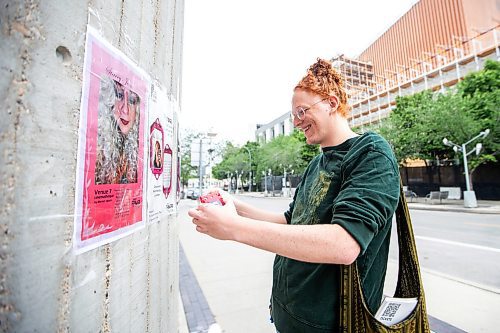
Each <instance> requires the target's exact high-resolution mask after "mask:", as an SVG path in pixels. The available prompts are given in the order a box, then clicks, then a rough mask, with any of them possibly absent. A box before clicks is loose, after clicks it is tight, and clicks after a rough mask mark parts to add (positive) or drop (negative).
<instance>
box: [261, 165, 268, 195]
mask: <svg viewBox="0 0 500 333" xmlns="http://www.w3.org/2000/svg"><path fill="white" fill-rule="evenodd" d="M262 175H263V176H264V196H266V197H267V175H266V172H265V171H262Z"/></svg>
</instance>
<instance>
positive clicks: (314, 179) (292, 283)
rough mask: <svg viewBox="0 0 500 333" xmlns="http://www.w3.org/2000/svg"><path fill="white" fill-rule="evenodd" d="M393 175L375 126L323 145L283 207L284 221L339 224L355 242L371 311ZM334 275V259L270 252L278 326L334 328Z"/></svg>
mask: <svg viewBox="0 0 500 333" xmlns="http://www.w3.org/2000/svg"><path fill="white" fill-rule="evenodd" d="M399 179H400V178H399V169H398V165H397V162H396V159H395V158H394V154H393V153H392V150H391V148H390V146H389V144H388V143H387V141H385V140H384V139H383V138H382V137H381V136H379V135H378V134H375V133H372V132H369V133H365V134H363V135H361V136H359V137H355V138H351V139H349V140H347V141H345V142H343V143H342V144H340V145H338V146H334V147H327V148H323V152H322V153H321V154H320V155H318V156H316V157H315V158H314V159H313V160H312V161H311V163H310V164H309V165H308V167H307V169H306V170H305V172H304V175H303V177H302V181H301V183H300V184H299V186H298V187H297V190H296V192H295V196H294V199H293V201H292V203H291V204H290V208H289V210H288V211H287V212H285V217H286V219H287V222H288V223H289V224H302V225H304V224H329V223H331V224H338V225H340V226H342V227H343V228H344V229H345V230H346V231H347V232H349V233H350V234H351V235H352V237H353V238H354V239H355V240H356V241H357V242H358V243H359V245H360V247H361V252H360V255H359V256H358V258H357V265H358V268H359V272H360V278H361V281H362V287H363V293H364V296H365V299H366V301H367V304H368V307H369V309H370V310H371V312H372V313H374V312H375V311H376V310H377V308H378V306H379V305H380V301H381V298H382V291H383V288H384V279H385V273H386V269H387V257H388V253H389V240H390V230H391V222H392V216H393V214H394V211H395V209H396V206H397V203H398V200H399V186H400V181H399ZM321 250H322V249H318V251H321ZM340 283H341V266H340V265H334V264H315V263H308V262H302V261H298V260H293V259H290V258H286V257H282V256H279V255H277V256H276V259H275V261H274V268H273V289H272V297H271V306H272V317H273V319H274V322H275V325H276V328H277V329H278V331H280V332H281V333H300V332H308V333H309V332H336V331H338V327H339V314H340V308H339V303H340Z"/></svg>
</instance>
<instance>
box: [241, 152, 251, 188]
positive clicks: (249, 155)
mask: <svg viewBox="0 0 500 333" xmlns="http://www.w3.org/2000/svg"><path fill="white" fill-rule="evenodd" d="M242 148H245V149H246V151H247V152H248V157H249V159H250V187H249V188H248V192H252V154H251V153H250V149H248V148H247V147H245V146H243V147H242Z"/></svg>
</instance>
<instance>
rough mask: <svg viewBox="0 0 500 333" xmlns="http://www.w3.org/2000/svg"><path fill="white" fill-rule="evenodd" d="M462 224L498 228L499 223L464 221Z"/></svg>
mask: <svg viewBox="0 0 500 333" xmlns="http://www.w3.org/2000/svg"><path fill="white" fill-rule="evenodd" d="M464 224H468V225H473V226H480V227H492V228H500V225H498V224H487V223H472V222H465V223H464Z"/></svg>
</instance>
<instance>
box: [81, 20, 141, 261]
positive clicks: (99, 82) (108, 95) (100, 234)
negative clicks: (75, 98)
mask: <svg viewBox="0 0 500 333" xmlns="http://www.w3.org/2000/svg"><path fill="white" fill-rule="evenodd" d="M148 86H149V79H148V76H147V75H146V74H145V73H144V72H143V71H142V70H141V69H140V68H138V67H137V66H136V65H135V64H134V63H132V61H130V59H128V58H127V57H126V56H125V55H123V54H122V53H121V52H120V51H119V50H117V49H116V48H114V47H113V46H111V45H110V44H109V43H107V42H106V41H105V40H103V39H102V38H101V37H100V36H99V35H98V34H97V33H96V32H95V31H94V30H93V29H92V28H90V27H89V29H88V32H87V42H86V46H85V62H84V77H83V89H82V103H81V105H82V107H81V110H80V111H81V117H80V136H79V151H78V168H77V188H76V203H75V233H74V246H75V249H76V250H77V251H78V252H84V251H87V250H89V249H92V248H95V247H97V246H99V245H102V244H105V243H109V242H111V241H113V240H115V239H118V238H121V237H123V236H125V235H127V234H130V233H131V232H133V231H134V230H136V229H137V228H139V227H143V226H144V211H145V210H144V209H145V203H144V135H145V133H144V125H145V124H146V123H147V119H146V114H147V112H146V110H147V107H148V105H147V96H148Z"/></svg>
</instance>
